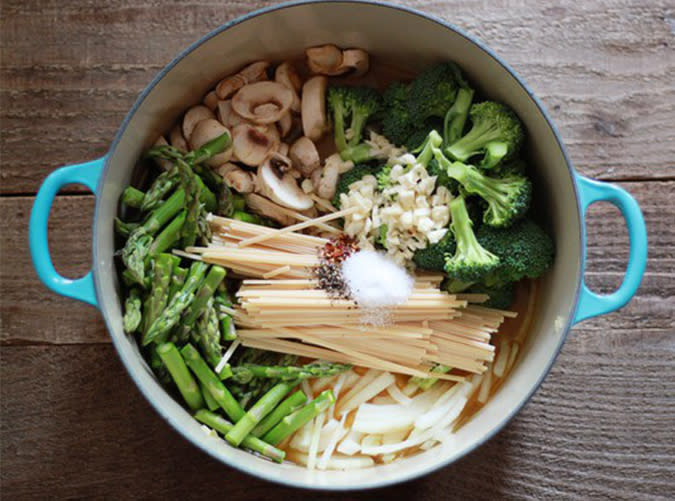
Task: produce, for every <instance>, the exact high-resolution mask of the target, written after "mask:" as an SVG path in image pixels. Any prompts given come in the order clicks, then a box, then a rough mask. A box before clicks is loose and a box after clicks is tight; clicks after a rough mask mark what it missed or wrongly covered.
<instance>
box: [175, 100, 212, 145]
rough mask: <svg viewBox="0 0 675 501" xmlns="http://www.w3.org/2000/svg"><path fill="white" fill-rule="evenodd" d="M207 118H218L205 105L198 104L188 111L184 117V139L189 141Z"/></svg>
mask: <svg viewBox="0 0 675 501" xmlns="http://www.w3.org/2000/svg"><path fill="white" fill-rule="evenodd" d="M207 118H216V116H215V115H214V114H213V112H212V111H211V110H210V109H208V108H207V107H206V106H204V105H203V104H198V105H197V106H193V107H192V108H190V109H189V110H187V111H186V112H185V116H184V117H183V137H184V138H185V139H187V140H188V141H189V140H190V136H191V135H192V131H193V130H194V128H195V127H196V125H197V124H198V123H199V122H201V121H202V120H206V119H207Z"/></svg>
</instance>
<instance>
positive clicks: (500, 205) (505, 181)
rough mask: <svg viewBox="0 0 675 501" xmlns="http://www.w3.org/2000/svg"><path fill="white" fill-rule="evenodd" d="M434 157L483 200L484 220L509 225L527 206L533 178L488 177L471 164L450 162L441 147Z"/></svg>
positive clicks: (449, 173)
mask: <svg viewBox="0 0 675 501" xmlns="http://www.w3.org/2000/svg"><path fill="white" fill-rule="evenodd" d="M435 157H436V160H437V161H438V163H439V165H440V166H441V167H442V168H444V169H445V171H446V172H447V174H448V176H449V177H451V178H452V179H455V180H457V181H458V182H459V183H460V184H461V185H462V188H463V189H464V190H465V191H466V192H467V193H472V194H475V195H478V196H479V197H481V198H482V199H483V200H485V202H486V203H487V209H486V210H485V212H484V213H483V222H485V224H487V225H489V226H494V227H497V228H504V227H507V226H510V225H512V224H513V223H514V222H515V221H517V220H518V219H520V218H522V217H523V216H524V215H525V213H526V212H527V210H528V209H529V208H530V201H531V200H532V182H531V181H530V180H529V179H528V178H526V177H524V176H520V175H517V174H509V175H506V176H505V177H502V178H494V177H489V176H487V175H485V174H483V173H481V171H479V170H478V169H477V168H476V167H474V166H473V165H467V164H463V163H461V162H450V161H449V160H448V159H447V158H445V157H444V156H443V153H442V152H441V151H440V150H436V151H435Z"/></svg>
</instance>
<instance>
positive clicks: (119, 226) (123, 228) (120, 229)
mask: <svg viewBox="0 0 675 501" xmlns="http://www.w3.org/2000/svg"><path fill="white" fill-rule="evenodd" d="M139 226H140V224H139V223H125V222H124V221H122V220H121V219H120V218H118V217H116V218H115V233H117V234H118V235H119V236H121V237H124V238H127V237H128V236H129V235H130V234H131V232H133V231H134V230H135V229H136V228H138V227H139Z"/></svg>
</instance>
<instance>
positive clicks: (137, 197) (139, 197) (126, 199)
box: [122, 186, 145, 209]
mask: <svg viewBox="0 0 675 501" xmlns="http://www.w3.org/2000/svg"><path fill="white" fill-rule="evenodd" d="M144 199H145V193H143V192H142V191H141V190H139V189H136V188H134V187H133V186H127V187H126V188H124V191H123V192H122V203H123V204H124V205H127V206H129V207H133V208H134V209H140V208H141V206H142V205H143V200H144Z"/></svg>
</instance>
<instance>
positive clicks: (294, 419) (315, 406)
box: [263, 390, 335, 445]
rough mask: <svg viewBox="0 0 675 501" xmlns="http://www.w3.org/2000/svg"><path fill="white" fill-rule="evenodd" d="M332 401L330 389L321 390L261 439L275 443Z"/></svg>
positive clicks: (302, 424) (312, 417)
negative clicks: (316, 395)
mask: <svg viewBox="0 0 675 501" xmlns="http://www.w3.org/2000/svg"><path fill="white" fill-rule="evenodd" d="M334 402H335V396H334V395H333V392H332V391H331V390H326V391H322V392H321V393H320V394H319V396H318V397H316V398H315V399H314V400H312V401H311V402H310V403H308V404H307V405H305V406H304V407H302V408H301V409H299V410H297V411H295V412H293V413H292V414H289V415H288V416H286V417H285V418H283V419H282V420H281V421H280V422H279V424H277V425H276V426H275V427H274V428H272V429H271V430H270V431H268V432H267V433H266V434H265V435H264V436H263V440H264V441H265V442H267V443H268V444H272V445H277V444H278V443H279V442H281V441H282V440H283V439H285V438H286V437H288V436H289V435H291V434H292V433H294V432H295V431H296V430H298V429H299V428H300V427H302V426H304V425H305V424H307V423H308V422H309V421H310V420H312V419H314V418H315V417H316V416H317V415H319V413H321V412H323V411H325V410H326V409H328V408H329V407H330V406H331V405H333V403H334Z"/></svg>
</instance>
